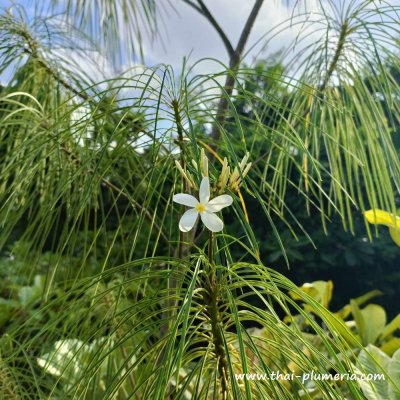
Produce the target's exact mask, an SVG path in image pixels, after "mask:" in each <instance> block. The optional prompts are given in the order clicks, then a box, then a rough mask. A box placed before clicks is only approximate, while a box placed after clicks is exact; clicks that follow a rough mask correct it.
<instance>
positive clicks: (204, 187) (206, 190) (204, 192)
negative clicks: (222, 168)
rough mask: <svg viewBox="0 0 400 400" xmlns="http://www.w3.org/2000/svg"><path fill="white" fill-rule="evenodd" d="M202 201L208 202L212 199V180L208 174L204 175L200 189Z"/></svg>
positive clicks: (203, 202)
mask: <svg viewBox="0 0 400 400" xmlns="http://www.w3.org/2000/svg"><path fill="white" fill-rule="evenodd" d="M199 198H200V203H202V204H206V203H208V200H210V180H209V179H208V177H207V176H205V177H203V179H202V180H201V183H200V190H199Z"/></svg>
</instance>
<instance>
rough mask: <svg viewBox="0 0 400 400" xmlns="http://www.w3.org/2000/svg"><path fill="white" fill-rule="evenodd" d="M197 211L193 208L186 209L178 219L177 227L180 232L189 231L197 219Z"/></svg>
mask: <svg viewBox="0 0 400 400" xmlns="http://www.w3.org/2000/svg"><path fill="white" fill-rule="evenodd" d="M198 215H199V213H198V212H197V210H195V209H194V208H191V209H190V210H187V211H186V212H185V213H184V214H183V215H182V217H181V219H180V221H179V229H180V230H181V231H182V232H189V231H190V230H191V229H192V228H193V226H194V224H195V223H196V221H197V217H198Z"/></svg>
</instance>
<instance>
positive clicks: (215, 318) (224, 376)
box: [206, 232, 229, 399]
mask: <svg viewBox="0 0 400 400" xmlns="http://www.w3.org/2000/svg"><path fill="white" fill-rule="evenodd" d="M208 262H209V267H210V273H209V276H208V278H209V279H208V281H207V285H206V292H207V294H208V297H207V298H206V302H207V305H208V307H207V310H208V315H209V318H210V325H211V334H212V342H213V344H214V353H215V356H216V359H217V366H218V374H219V378H220V380H221V392H222V398H223V399H225V398H227V393H228V371H229V369H228V363H227V358H226V353H225V346H224V338H223V334H222V326H221V316H220V312H219V307H220V292H219V285H218V279H217V275H216V270H215V263H214V237H213V233H212V232H210V234H209V241H208Z"/></svg>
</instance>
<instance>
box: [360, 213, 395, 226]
mask: <svg viewBox="0 0 400 400" xmlns="http://www.w3.org/2000/svg"><path fill="white" fill-rule="evenodd" d="M364 216H365V218H366V219H367V221H368V222H369V223H370V224H380V225H386V226H388V227H389V228H390V227H393V228H400V218H399V217H397V216H395V215H393V214H391V213H389V212H387V211H383V210H378V209H376V210H368V211H365V212H364Z"/></svg>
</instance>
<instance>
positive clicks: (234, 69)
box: [198, 0, 264, 141]
mask: <svg viewBox="0 0 400 400" xmlns="http://www.w3.org/2000/svg"><path fill="white" fill-rule="evenodd" d="M198 1H201V0H198ZM263 2H264V0H256V2H255V4H254V6H253V9H252V10H251V13H250V15H249V17H248V18H247V21H246V24H245V26H244V28H243V31H242V33H241V35H240V38H239V41H238V44H237V46H236V49H235V51H234V53H233V55H232V56H231V57H230V60H229V68H230V69H231V71H230V74H229V75H228V76H227V77H226V80H225V85H224V92H225V95H223V96H222V97H221V99H220V101H219V103H218V109H217V115H216V122H215V123H214V125H213V129H212V132H211V138H212V139H214V140H215V141H218V140H219V138H220V137H221V130H220V127H221V126H222V125H223V124H224V123H225V120H226V114H227V111H228V104H229V103H228V98H229V97H230V96H232V92H233V88H234V86H235V81H236V78H237V75H238V68H239V64H240V60H241V58H242V56H243V51H244V48H245V46H246V43H247V41H248V39H249V36H250V32H251V29H252V28H253V26H254V22H255V20H256V18H257V15H258V13H259V11H260V9H261V6H262V5H263Z"/></svg>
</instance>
